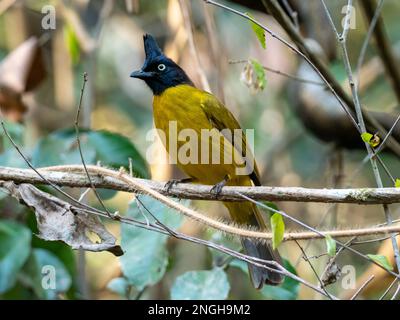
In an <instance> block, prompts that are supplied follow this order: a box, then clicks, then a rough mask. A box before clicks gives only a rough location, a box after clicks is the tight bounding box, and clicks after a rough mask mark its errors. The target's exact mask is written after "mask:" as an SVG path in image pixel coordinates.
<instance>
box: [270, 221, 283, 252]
mask: <svg viewBox="0 0 400 320" xmlns="http://www.w3.org/2000/svg"><path fill="white" fill-rule="evenodd" d="M270 220H271V228H272V235H273V236H272V247H273V248H274V249H276V248H277V247H278V246H279V245H280V243H281V242H282V240H283V235H284V233H285V222H284V221H283V217H282V216H281V215H280V214H279V213H274V214H273V215H272V216H271V219H270Z"/></svg>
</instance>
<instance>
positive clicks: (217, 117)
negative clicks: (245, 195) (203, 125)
mask: <svg viewBox="0 0 400 320" xmlns="http://www.w3.org/2000/svg"><path fill="white" fill-rule="evenodd" d="M201 108H202V109H203V111H204V113H205V115H206V116H207V118H208V120H209V121H210V123H211V125H212V126H213V127H214V128H216V129H218V130H220V131H221V130H223V129H230V130H234V129H240V130H242V128H241V127H240V124H239V122H238V121H237V120H236V119H235V117H234V116H233V114H232V113H231V112H230V111H229V110H228V109H227V108H226V107H225V106H224V105H223V104H222V103H221V102H219V101H218V99H217V98H215V97H214V96H213V95H212V94H209V93H206V94H204V95H203V98H202V101H201ZM222 133H223V134H224V132H223V131H222ZM224 136H225V138H226V139H228V140H229V141H230V142H231V143H232V136H227V135H225V134H224ZM233 141H234V142H235V143H237V141H236V140H235V139H233ZM241 143H242V145H241V146H235V148H236V150H241V152H242V156H243V157H246V155H247V157H246V158H250V159H252V160H254V156H253V154H252V152H251V150H250V149H249V147H248V146H247V141H246V135H245V134H244V133H243V134H242V141H241ZM249 176H250V179H251V180H252V181H253V183H254V185H256V186H260V185H261V183H260V174H259V171H258V168H257V164H256V162H255V161H254V171H253V172H252V173H251V174H250V175H249Z"/></svg>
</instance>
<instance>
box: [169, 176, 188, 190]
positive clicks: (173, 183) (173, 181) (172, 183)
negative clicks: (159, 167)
mask: <svg viewBox="0 0 400 320" xmlns="http://www.w3.org/2000/svg"><path fill="white" fill-rule="evenodd" d="M192 181H193V179H192V178H183V179H171V180H169V181H167V182H166V183H165V185H164V190H165V191H166V192H169V191H170V190H171V188H172V187H173V186H176V185H177V184H178V183H188V182H192Z"/></svg>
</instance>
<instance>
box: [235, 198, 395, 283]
mask: <svg viewBox="0 0 400 320" xmlns="http://www.w3.org/2000/svg"><path fill="white" fill-rule="evenodd" d="M242 197H243V198H244V199H246V200H248V201H250V202H252V203H254V204H256V205H258V206H260V207H262V208H264V209H267V210H270V211H272V212H274V213H278V214H280V215H281V216H283V217H285V218H287V219H289V220H290V221H293V222H294V223H296V224H298V225H300V226H302V227H303V228H305V229H307V230H310V231H312V232H314V233H316V234H318V235H320V236H321V237H323V238H325V235H324V234H323V233H322V232H321V231H319V230H316V229H315V228H313V227H311V226H309V225H307V224H306V223H304V222H302V221H300V220H298V219H296V218H294V217H292V216H290V215H288V214H287V213H286V212H284V211H281V210H276V209H275V208H272V207H270V206H268V205H266V204H264V203H262V202H259V201H254V200H253V199H251V198H249V197H246V196H244V195H242ZM333 241H335V242H336V245H338V246H340V247H344V248H345V249H346V250H348V251H350V252H352V253H354V254H356V255H358V256H359V257H361V258H363V259H365V260H368V261H370V262H372V263H373V264H375V265H376V266H378V267H379V268H381V269H383V270H385V271H386V272H387V273H390V274H391V275H393V276H395V277H396V278H398V279H400V275H399V274H397V273H395V272H393V271H391V270H388V269H386V268H385V267H383V266H381V265H380V264H379V263H377V262H376V261H374V260H372V259H371V258H370V257H368V256H366V255H365V254H363V253H361V252H359V251H357V250H355V249H353V248H351V247H350V246H348V245H346V244H345V243H342V242H340V241H338V240H336V239H333Z"/></svg>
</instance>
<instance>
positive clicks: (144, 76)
mask: <svg viewBox="0 0 400 320" xmlns="http://www.w3.org/2000/svg"><path fill="white" fill-rule="evenodd" d="M150 77H151V72H145V71H143V70H137V71H133V72H132V73H131V78H137V79H142V80H144V79H147V78H150Z"/></svg>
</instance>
